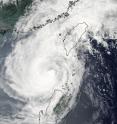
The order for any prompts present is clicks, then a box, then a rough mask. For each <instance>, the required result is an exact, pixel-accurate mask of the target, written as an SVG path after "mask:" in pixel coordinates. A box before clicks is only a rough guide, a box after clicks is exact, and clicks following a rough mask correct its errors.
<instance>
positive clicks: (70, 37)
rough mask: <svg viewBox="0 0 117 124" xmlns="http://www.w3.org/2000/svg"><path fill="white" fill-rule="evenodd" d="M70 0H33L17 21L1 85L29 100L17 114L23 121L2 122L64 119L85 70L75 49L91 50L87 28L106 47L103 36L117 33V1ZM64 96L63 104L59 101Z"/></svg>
mask: <svg viewBox="0 0 117 124" xmlns="http://www.w3.org/2000/svg"><path fill="white" fill-rule="evenodd" d="M72 2H73V3H72ZM72 2H69V1H68V0H57V1H55V0H44V1H40V0H34V1H33V3H32V6H31V7H30V10H29V11H26V12H25V14H24V16H21V17H20V19H19V20H18V22H17V23H16V25H15V28H14V32H13V36H14V37H17V39H16V41H17V42H16V43H15V44H14V45H13V48H12V52H11V53H9V55H8V56H7V57H6V58H5V63H4V65H3V77H4V79H2V78H1V83H0V85H1V87H2V88H3V90H4V91H5V92H6V93H7V94H8V95H9V96H10V97H14V98H16V99H20V100H24V101H25V100H26V101H28V104H27V105H26V106H25V107H24V108H22V111H20V112H19V113H18V114H17V115H15V116H18V117H25V119H24V120H21V121H19V120H17V119H14V120H10V119H9V120H8V119H6V120H5V119H4V120H2V121H3V122H2V124H7V123H12V124H23V123H27V122H29V120H30V124H38V123H39V122H38V121H40V124H56V122H60V121H61V119H62V118H63V117H64V116H65V115H66V114H67V113H68V112H69V111H70V110H71V109H72V107H73V106H74V105H75V99H76V96H77V94H78V91H79V87H80V84H81V82H82V76H83V74H84V71H85V67H84V64H85V62H84V61H83V60H79V59H78V58H77V54H78V53H77V51H78V49H80V48H81V47H83V48H84V50H89V51H90V52H91V50H92V48H91V46H90V43H89V42H84V41H85V40H86V39H87V35H88V33H89V31H90V32H93V37H94V38H95V39H98V41H99V42H101V43H102V44H103V45H105V46H106V44H105V42H104V41H103V38H106V37H112V38H117V34H116V33H117V25H116V22H117V4H116V1H114V0H79V1H78V0H76V1H72ZM67 14H68V15H67ZM16 32H18V33H16ZM105 32H106V33H107V34H108V36H106V37H105ZM26 34H29V35H28V36H25V35H26ZM106 47H108V46H106ZM3 82H4V83H3ZM62 100H63V101H64V102H63V101H62ZM61 101H62V102H63V105H65V107H63V108H62V107H60V106H57V105H58V103H59V102H61ZM61 106H62V105H61ZM66 106H67V107H66ZM57 107H58V108H57ZM59 109H60V110H59ZM60 111H61V112H60ZM28 124H29V123H28Z"/></svg>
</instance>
